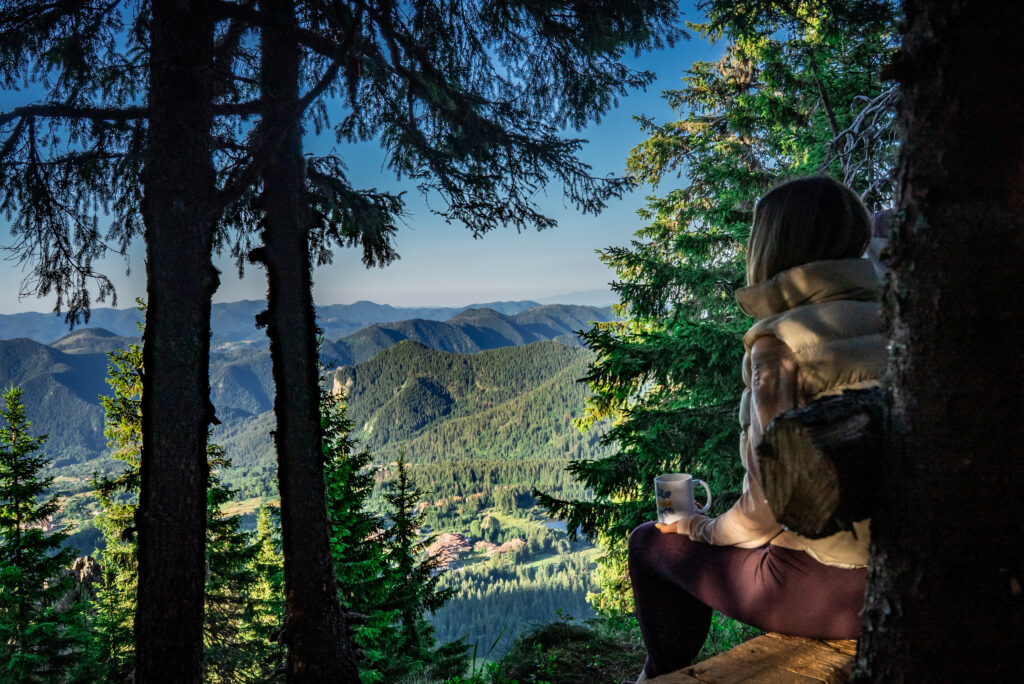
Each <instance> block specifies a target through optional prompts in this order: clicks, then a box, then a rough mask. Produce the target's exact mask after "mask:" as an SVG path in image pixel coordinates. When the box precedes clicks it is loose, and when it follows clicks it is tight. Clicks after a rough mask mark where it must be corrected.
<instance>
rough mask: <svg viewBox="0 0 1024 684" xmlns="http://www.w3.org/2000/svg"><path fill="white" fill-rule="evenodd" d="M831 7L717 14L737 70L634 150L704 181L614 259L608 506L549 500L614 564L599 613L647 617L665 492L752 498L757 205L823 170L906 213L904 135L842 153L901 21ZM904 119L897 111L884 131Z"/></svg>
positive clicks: (644, 213)
mask: <svg viewBox="0 0 1024 684" xmlns="http://www.w3.org/2000/svg"><path fill="white" fill-rule="evenodd" d="M815 6H816V11H815V12H813V13H812V12H809V11H808V8H807V7H806V5H805V4H804V3H800V2H796V1H793V2H781V3H780V2H761V1H759V0H745V1H743V2H718V1H714V2H707V3H704V4H703V8H704V9H705V10H706V12H707V16H708V20H707V21H706V22H705V23H702V24H699V25H696V26H694V28H695V30H697V31H698V32H699V33H700V35H701V36H703V37H704V38H707V39H712V40H713V39H718V38H722V37H724V38H725V39H726V41H727V44H726V47H725V51H724V55H723V56H722V58H721V59H720V60H719V61H717V62H714V63H712V62H697V63H695V64H694V65H692V66H691V67H690V68H689V69H688V70H687V71H686V75H685V77H684V79H683V80H684V87H683V88H681V89H679V90H671V91H667V92H666V93H665V95H664V97H665V99H666V100H667V101H668V102H669V103H670V104H671V105H672V107H673V108H674V109H675V110H676V111H677V112H678V113H679V119H678V120H677V121H671V122H668V123H663V124H660V123H657V122H654V121H652V120H651V119H649V118H647V117H643V116H640V117H638V120H639V122H640V125H641V128H642V130H644V131H645V132H646V133H648V134H649V135H650V137H649V138H648V139H647V140H646V141H645V142H643V143H641V145H639V146H638V147H637V148H635V149H634V150H633V152H632V154H631V156H630V158H629V160H628V168H629V171H630V172H631V174H632V175H633V176H634V178H636V179H637V180H639V181H643V182H646V183H650V184H652V185H655V186H657V185H658V184H659V183H661V182H663V181H665V180H667V179H668V178H669V177H670V174H672V173H679V174H682V173H684V172H685V174H686V177H687V183H686V185H685V186H684V187H680V188H674V189H670V190H668V192H666V193H665V194H663V195H658V196H652V197H650V198H649V201H648V205H647V207H646V208H644V209H643V210H641V211H640V217H641V219H643V220H645V221H647V222H648V225H647V226H645V227H644V228H642V229H640V230H639V231H637V233H636V238H635V239H634V240H633V241H632V243H631V244H630V245H628V246H624V247H610V248H608V249H606V250H604V251H603V252H602V254H601V259H602V261H604V263H606V264H608V265H609V266H610V267H611V268H613V269H614V270H615V273H616V277H617V280H616V282H615V283H614V284H613V288H614V289H615V291H616V292H617V293H618V295H619V297H620V300H621V301H620V302H619V304H618V305H617V307H616V309H617V311H618V313H619V314H620V316H622V320H620V321H613V322H609V323H599V324H597V325H595V326H594V327H593V328H592V329H591V330H589V331H587V332H586V333H585V334H584V338H585V340H586V343H587V345H588V346H589V347H590V348H591V349H593V350H594V351H595V352H596V353H597V359H596V360H595V361H594V362H593V364H592V365H591V366H590V368H589V369H588V372H587V374H586V376H585V377H584V380H585V381H586V383H587V384H588V386H589V387H590V389H591V390H592V392H593V394H592V396H591V397H590V398H588V399H587V407H586V410H587V413H586V415H585V417H584V419H583V420H582V421H581V426H582V427H584V428H587V427H590V426H592V425H594V424H595V423H598V422H600V421H606V420H607V421H610V422H611V428H610V430H609V431H608V432H607V433H606V434H605V435H604V436H603V438H602V442H603V443H604V444H608V445H612V446H614V447H615V448H616V450H617V452H616V453H615V454H614V455H612V456H610V457H607V458H601V459H597V460H594V461H576V462H573V463H572V464H570V465H569V467H568V469H569V470H570V471H571V472H572V473H573V474H575V476H576V477H577V478H579V480H580V481H581V482H582V483H583V484H584V485H585V486H586V487H587V488H589V489H591V490H592V492H593V498H592V499H585V500H575V501H572V500H569V501H567V500H559V499H556V498H554V497H551V496H541V497H540V501H541V504H542V505H544V506H546V507H547V508H548V509H549V510H550V511H551V512H552V513H553V514H554V515H556V516H558V517H561V518H563V519H565V520H566V521H567V525H568V529H569V530H576V529H577V528H578V527H579V526H582V529H583V533H584V534H585V535H586V536H587V537H589V538H591V539H594V540H596V541H597V542H598V543H599V545H600V546H601V547H602V548H603V549H604V550H605V551H606V554H605V556H604V557H603V558H602V559H601V560H600V561H599V563H598V571H597V579H598V582H599V584H600V586H601V591H600V592H598V593H597V594H595V595H593V596H592V597H591V599H592V601H593V602H594V604H595V605H596V607H597V608H598V609H600V610H606V611H613V612H615V611H625V610H630V609H631V607H632V596H631V593H630V589H629V586H628V578H627V573H626V567H625V562H626V539H627V535H628V534H629V532H630V530H632V529H633V528H634V527H636V526H637V525H639V524H640V523H642V522H644V521H646V520H650V519H653V517H654V507H653V492H652V489H651V487H652V481H653V478H654V476H656V475H658V474H660V473H663V472H689V473H693V474H694V475H695V476H696V477H700V478H702V479H705V480H707V481H708V482H709V483H710V484H711V486H712V489H713V490H714V491H715V493H716V501H717V502H718V503H717V505H716V510H717V511H719V512H720V511H722V510H724V509H725V508H726V507H728V505H730V504H731V501H732V500H733V498H734V496H735V495H736V494H738V491H739V487H740V483H741V477H742V472H743V471H742V466H741V463H740V459H739V455H738V453H737V443H738V436H739V425H738V422H737V420H736V410H737V406H738V402H739V397H740V393H741V390H742V388H743V381H742V378H741V375H740V362H741V358H742V353H743V347H742V343H741V338H742V335H743V333H744V332H745V331H746V329H747V328H748V327H749V325H750V324H751V322H752V321H751V320H750V319H749V318H747V316H746V315H744V314H743V313H742V312H741V311H740V310H739V308H738V306H737V305H736V303H735V300H734V294H735V292H736V290H737V289H738V288H740V287H742V286H743V285H744V284H745V274H744V265H743V264H744V249H745V244H746V240H747V237H748V234H749V226H750V222H751V220H752V214H753V207H754V203H755V201H756V200H757V198H758V197H759V196H761V195H762V194H763V193H764V192H765V191H766V190H767V189H768V188H770V187H771V185H772V184H773V183H775V182H777V181H779V180H781V179H784V178H786V177H790V176H799V175H806V174H811V173H819V172H823V173H829V174H832V175H834V176H836V177H839V178H842V179H844V180H845V181H846V182H848V183H850V184H851V185H852V186H853V187H854V188H855V189H856V190H858V191H859V192H861V193H863V194H864V195H865V199H866V201H867V202H868V203H869V205H871V207H872V208H873V209H878V208H881V206H882V204H883V203H885V202H887V201H889V199H890V198H891V191H892V188H891V185H889V184H886V183H884V182H881V183H880V182H878V181H879V177H882V178H884V177H885V176H886V174H885V172H884V171H885V170H887V169H888V168H889V167H890V166H891V164H892V161H893V154H894V152H895V147H894V145H893V144H892V143H891V142H890V143H888V146H886V144H882V143H880V144H879V146H878V147H877V148H871V149H869V150H867V151H866V150H865V149H864V148H863V144H862V143H863V141H864V140H866V139H870V140H881V141H885V140H889V139H890V136H889V135H888V134H887V133H885V132H884V131H883V132H882V134H880V135H877V136H874V137H868V138H865V137H863V136H861V137H857V136H853V137H852V138H851V140H859V141H860V143H856V142H851V143H850V144H849V145H847V146H846V147H841V148H840V143H841V142H842V141H843V140H846V137H844V135H843V133H844V131H847V130H850V129H851V127H855V124H856V122H857V120H858V119H857V117H858V116H859V114H860V113H862V111H863V110H864V109H865V107H866V106H867V103H869V102H873V101H874V100H875V99H876V97H877V96H879V95H881V94H882V93H883V92H884V91H885V90H886V88H885V86H884V84H883V83H882V81H881V76H880V70H881V66H882V65H883V64H885V63H887V62H888V60H889V58H890V56H891V54H892V51H893V49H894V47H895V35H894V34H895V9H894V8H893V7H892V6H891V4H890V3H886V2H874V3H857V2H850V1H846V0H829V1H827V2H821V3H817V4H816V5H815ZM890 119H891V117H888V118H887V117H886V115H885V114H884V112H883V113H882V114H880V119H879V122H878V126H879V127H882V128H886V127H887V126H888V123H889V120H890ZM886 130H888V128H886ZM858 144H860V147H858ZM840 152H841V154H840ZM868 157H870V159H869V162H868V161H864V160H865V159H867V158H868ZM847 171H849V172H850V173H849V174H847Z"/></svg>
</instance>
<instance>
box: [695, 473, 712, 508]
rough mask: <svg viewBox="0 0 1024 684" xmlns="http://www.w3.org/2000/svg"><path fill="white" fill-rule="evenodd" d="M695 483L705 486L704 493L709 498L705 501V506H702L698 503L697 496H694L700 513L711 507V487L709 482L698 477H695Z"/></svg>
mask: <svg viewBox="0 0 1024 684" xmlns="http://www.w3.org/2000/svg"><path fill="white" fill-rule="evenodd" d="M693 484H695V485H700V486H701V487H703V488H704V493H705V494H707V498H708V500H707V501H705V502H704V505H703V506H701V505H700V504H699V503H697V499H696V498H694V500H693V505H694V507H695V508H696V509H697V512H698V513H704V512H706V511H707V510H708V508H710V507H711V488H710V487H708V483H707V482H705V481H704V480H698V479H697V478H693Z"/></svg>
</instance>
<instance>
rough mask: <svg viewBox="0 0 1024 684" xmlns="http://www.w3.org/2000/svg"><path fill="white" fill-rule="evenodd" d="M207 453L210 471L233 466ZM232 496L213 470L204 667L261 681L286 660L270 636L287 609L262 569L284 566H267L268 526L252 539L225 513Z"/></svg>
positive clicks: (220, 676)
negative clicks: (281, 605) (224, 510)
mask: <svg viewBox="0 0 1024 684" xmlns="http://www.w3.org/2000/svg"><path fill="white" fill-rule="evenodd" d="M207 454H208V457H209V461H210V467H211V469H213V468H226V467H228V466H229V465H230V464H229V463H228V461H227V460H226V459H225V458H224V455H223V450H222V449H221V448H220V447H218V446H216V445H209V446H208V447H207ZM233 497H234V492H233V491H232V490H231V489H229V488H228V487H225V486H224V485H223V484H221V482H220V480H219V478H218V477H217V473H216V472H212V473H211V475H210V485H209V488H208V489H207V492H206V501H207V504H206V567H207V570H208V575H207V580H206V593H205V611H204V616H203V644H204V653H203V671H204V677H205V680H206V681H209V682H263V681H266V680H267V679H268V678H270V677H271V676H272V675H273V673H274V670H275V669H276V668H277V666H278V665H280V664H281V663H282V662H283V661H284V649H283V648H282V647H281V646H280V645H279V644H276V643H273V642H271V641H270V639H269V637H270V636H271V631H272V629H273V627H272V626H273V625H275V624H276V623H278V622H279V621H280V616H281V615H282V613H283V611H281V610H280V602H281V598H280V597H281V594H280V593H278V594H273V593H271V592H269V591H267V589H268V587H271V586H273V582H274V580H273V579H267V578H263V577H261V576H260V573H263V572H269V573H271V574H272V575H273V574H274V573H276V572H280V571H281V570H280V568H272V567H267V566H268V565H269V563H268V561H271V562H272V561H273V560H276V558H275V557H274V556H272V555H269V554H268V552H267V548H266V547H267V546H268V544H270V543H271V542H270V538H269V537H270V532H269V530H263V531H261V532H260V533H259V534H258V535H257V536H256V538H253V536H252V535H250V534H249V533H248V532H245V531H244V530H243V529H242V517H241V516H240V515H224V513H223V510H222V508H223V506H224V505H225V504H226V503H228V502H229V501H231V499H232V498H233ZM268 626H271V629H267V627H268Z"/></svg>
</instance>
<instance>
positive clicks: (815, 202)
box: [747, 176, 871, 285]
mask: <svg viewBox="0 0 1024 684" xmlns="http://www.w3.org/2000/svg"><path fill="white" fill-rule="evenodd" d="M870 238H871V217H870V216H869V215H868V211H867V209H866V208H865V207H864V204H863V203H862V202H861V201H860V197H858V196H857V193H855V192H854V191H853V190H851V189H850V188H848V187H846V186H845V185H843V184H842V183H839V182H837V181H834V180H832V179H831V178H827V177H825V176H809V177H807V178H798V179H796V180H791V181H788V182H785V183H782V184H781V185H778V186H776V187H775V188H773V189H772V190H770V191H769V192H768V194H766V195H765V196H764V197H762V198H761V201H759V202H758V203H757V207H756V208H755V209H754V225H753V227H752V228H751V229H750V240H749V241H748V242H747V283H748V284H750V285H754V284H757V283H760V282H762V281H764V280H768V279H769V278H771V277H772V276H774V275H775V274H777V273H780V272H782V271H785V270H786V269H787V268H793V267H794V266H799V265H801V264H806V263H808V262H810V261H821V260H824V259H847V258H856V257H859V256H860V255H861V254H863V253H864V250H865V249H866V248H867V245H868V240H869V239H870Z"/></svg>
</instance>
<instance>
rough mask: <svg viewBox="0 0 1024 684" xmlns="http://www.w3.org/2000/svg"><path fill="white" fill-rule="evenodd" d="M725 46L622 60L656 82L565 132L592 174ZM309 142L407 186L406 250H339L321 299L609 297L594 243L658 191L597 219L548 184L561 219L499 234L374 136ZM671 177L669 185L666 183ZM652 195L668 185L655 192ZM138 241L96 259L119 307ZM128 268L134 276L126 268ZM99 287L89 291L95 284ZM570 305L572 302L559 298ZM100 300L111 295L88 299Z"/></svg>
mask: <svg viewBox="0 0 1024 684" xmlns="http://www.w3.org/2000/svg"><path fill="white" fill-rule="evenodd" d="M686 5H687V7H685V17H684V19H686V20H690V21H694V20H697V19H699V14H698V13H697V12H696V10H694V9H693V8H692V7H690V6H689V5H690V3H686ZM719 52H720V50H719V49H718V48H717V47H716V46H714V45H712V44H709V43H706V42H704V41H702V40H700V39H691V40H688V41H685V40H684V41H680V42H679V43H677V44H676V46H675V47H674V48H671V49H666V50H662V51H659V52H649V53H644V54H643V55H641V56H640V57H639V58H636V57H631V58H629V59H627V62H628V63H630V64H631V65H632V66H634V67H636V68H638V69H647V70H651V71H653V72H655V73H656V75H657V79H656V80H655V82H654V83H652V84H651V86H650V87H649V88H648V89H647V90H646V91H636V92H633V93H631V94H630V95H628V96H627V97H624V98H621V99H620V101H619V103H618V107H616V108H614V109H612V110H611V111H609V112H608V113H607V114H606V115H605V117H604V118H603V119H602V120H601V121H600V122H599V123H595V124H591V125H590V126H588V127H587V128H585V129H583V130H581V131H566V134H567V135H571V136H577V137H581V138H585V139H588V140H589V142H588V143H587V144H585V145H584V147H583V150H582V151H581V153H580V157H581V158H582V159H583V160H584V161H585V162H587V163H588V164H590V165H591V166H592V167H593V172H594V174H595V175H600V176H604V175H607V174H614V175H620V174H622V173H624V169H625V162H626V157H627V156H628V154H629V151H630V150H631V149H632V148H633V147H634V146H636V145H637V144H639V143H640V142H641V141H642V140H643V139H644V136H643V135H642V134H641V132H640V130H639V128H638V125H637V123H636V122H635V121H634V120H633V116H634V115H639V114H644V115H646V116H649V117H651V118H653V119H654V120H655V121H659V122H661V121H667V120H669V119H670V118H671V117H672V112H671V109H670V108H669V106H668V104H667V103H666V102H665V101H664V100H663V99H662V98H661V93H662V91H664V90H666V89H672V88H679V87H680V86H681V81H680V78H681V77H682V75H683V71H684V70H685V69H686V68H688V67H689V66H690V64H692V63H693V62H694V61H697V60H715V59H718V58H719V57H720V54H719ZM19 98H23V96H19V94H18V93H10V92H0V111H6V110H8V109H10V107H11V106H14V105H15V104H16V103H21V99H19ZM305 144H306V146H307V149H310V150H313V151H317V152H322V151H326V150H327V149H330V148H337V149H338V150H339V151H340V152H341V153H342V156H343V157H344V158H345V159H346V161H347V163H348V167H349V169H350V171H351V176H352V179H353V183H354V184H355V185H357V186H360V187H376V188H378V189H380V190H389V191H406V200H407V211H408V216H407V217H406V220H405V225H402V226H400V228H399V231H398V233H397V235H396V241H395V242H396V246H397V249H398V253H399V254H400V255H401V259H399V260H398V261H396V262H395V263H393V264H392V265H390V266H388V267H386V268H384V269H370V270H368V269H366V268H365V267H364V266H363V265H362V263H361V262H360V261H359V251H358V250H357V249H337V250H335V253H334V262H333V263H332V264H330V265H328V266H323V267H319V268H316V269H314V272H313V278H314V288H313V293H314V299H315V300H316V302H317V303H318V304H321V305H326V304H327V303H340V302H355V301H360V300H368V301H373V302H375V303H378V304H389V305H391V306H395V307H406V308H407V307H421V306H443V307H448V306H465V305H466V304H472V303H480V302H492V301H522V300H534V301H537V300H540V299H549V300H550V299H551V298H553V297H559V296H571V295H573V294H576V293H580V292H589V291H593V290H607V291H609V300H608V303H611V302H614V301H616V298H615V297H614V295H611V294H610V289H609V287H608V284H609V283H610V282H611V281H612V280H613V278H614V273H613V272H612V271H611V270H610V269H609V268H608V267H606V266H605V265H604V264H602V263H601V262H600V260H599V259H598V257H597V255H596V253H595V252H596V250H599V249H604V248H606V247H609V246H614V245H626V244H628V243H629V241H630V240H631V239H632V238H633V233H634V232H635V231H636V230H638V229H639V228H641V227H642V226H643V225H644V222H643V220H642V219H640V218H639V217H638V216H637V215H636V212H637V210H638V209H640V208H642V207H643V206H644V205H645V204H646V202H645V197H646V196H647V195H649V194H651V193H652V192H653V189H652V188H651V187H650V186H643V187H640V188H637V189H636V190H635V191H634V192H632V193H631V194H629V195H626V196H625V197H623V198H622V199H621V200H619V201H613V202H611V203H610V204H609V206H608V207H607V208H606V209H605V210H604V211H603V212H602V213H601V214H599V215H598V216H596V217H594V216H583V215H582V214H580V213H578V212H576V211H575V210H574V209H573V208H572V207H570V206H567V205H566V204H565V202H564V200H563V198H562V189H561V187H560V186H557V185H555V184H552V185H551V186H549V187H548V188H547V190H546V192H545V193H544V196H542V197H539V198H538V204H539V205H540V207H541V209H542V211H543V212H544V213H545V214H547V215H549V216H552V217H554V218H555V219H557V221H558V226H557V227H555V228H552V229H549V230H545V231H540V232H538V231H524V232H523V233H520V234H517V233H516V232H515V231H514V230H509V229H503V230H497V231H494V232H492V233H490V234H488V235H486V236H485V237H483V238H481V239H473V237H472V236H471V235H470V234H469V233H468V231H466V230H465V229H464V228H462V227H461V226H458V225H449V224H446V223H445V221H444V220H443V219H442V218H440V217H438V216H436V215H433V214H431V213H430V210H429V202H430V199H431V198H429V197H427V198H424V197H423V196H422V195H421V194H420V193H419V191H418V190H417V189H416V187H415V184H414V183H412V182H410V181H408V179H404V180H401V181H399V180H397V179H396V178H395V177H394V176H393V175H392V174H391V173H390V172H388V171H387V170H386V169H385V168H384V163H385V160H386V157H385V153H384V151H383V150H381V149H380V148H379V147H378V146H377V145H375V144H372V143H366V144H362V145H346V146H338V145H337V144H336V143H335V141H334V138H333V133H332V132H331V131H330V130H328V131H325V132H324V133H323V134H321V135H319V136H317V135H314V134H312V133H311V132H310V133H308V134H307V135H306V137H305ZM670 182H671V181H669V182H668V183H667V184H669V183H670ZM659 192H664V189H660V190H659ZM8 226H9V222H8V221H6V220H0V245H3V246H7V245H9V244H10V243H11V239H10V235H9V232H8ZM144 254H145V252H144V244H143V241H142V240H141V239H137V240H136V242H135V243H134V244H133V245H132V246H131V247H130V249H129V254H128V259H127V261H124V260H122V259H120V258H118V257H113V258H107V259H104V260H103V261H101V262H99V269H98V270H100V271H102V272H104V273H105V274H106V275H108V276H109V277H110V278H111V280H112V281H113V282H114V285H115V287H116V288H117V296H118V300H117V308H129V307H131V306H134V301H135V298H136V297H144V296H145V275H144V264H145V256H144ZM7 256H8V259H7V260H6V261H4V262H2V263H0V288H2V291H3V292H4V293H5V295H4V296H2V297H0V313H2V314H10V313H19V312H25V311H39V312H49V311H52V310H53V306H54V302H55V298H54V297H52V296H50V297H47V298H42V299H40V298H36V297H34V296H30V297H26V298H23V299H19V297H18V292H19V289H20V283H21V280H22V279H23V278H24V275H25V274H24V273H23V272H22V271H21V269H20V268H19V267H18V266H17V264H16V262H12V261H11V260H10V259H9V255H7ZM215 264H216V265H217V267H218V268H219V269H220V270H221V285H220V288H219V289H218V290H217V292H216V293H215V295H214V302H217V303H222V302H232V301H239V300H244V299H263V298H264V296H265V292H266V281H265V278H264V274H263V272H262V270H261V269H259V268H256V267H252V266H247V267H246V271H245V277H244V278H243V279H241V280H240V279H239V278H238V277H237V273H236V271H235V266H234V263H233V262H232V261H231V260H230V258H219V259H215ZM127 266H130V267H131V273H130V275H126V274H125V270H126V267H127ZM93 294H94V293H93ZM566 303H572V302H566ZM93 306H95V307H96V308H103V307H110V306H111V302H110V301H109V300H107V301H106V302H96V301H94V302H93Z"/></svg>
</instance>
